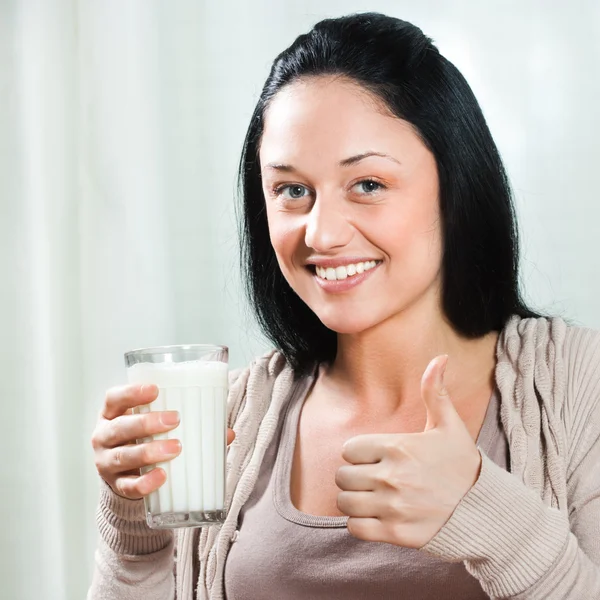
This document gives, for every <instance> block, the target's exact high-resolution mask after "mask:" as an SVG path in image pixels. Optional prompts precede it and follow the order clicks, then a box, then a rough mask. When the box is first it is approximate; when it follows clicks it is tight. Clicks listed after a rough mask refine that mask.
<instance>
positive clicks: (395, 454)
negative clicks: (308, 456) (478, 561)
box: [336, 355, 481, 548]
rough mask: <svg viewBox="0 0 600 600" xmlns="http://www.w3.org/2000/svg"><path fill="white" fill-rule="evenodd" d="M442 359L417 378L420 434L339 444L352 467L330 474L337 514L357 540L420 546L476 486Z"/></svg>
mask: <svg viewBox="0 0 600 600" xmlns="http://www.w3.org/2000/svg"><path fill="white" fill-rule="evenodd" d="M447 360H448V357H447V356H445V355H444V356H438V357H436V358H435V359H433V360H432V361H431V362H430V363H429V365H428V367H427V369H426V370H425V373H424V375H423V378H422V380H421V396H422V398H423V402H424V403H425V407H426V409H427V423H426V425H425V430H424V431H423V432H422V433H409V434H367V435H358V436H356V437H353V438H351V439H349V440H348V441H347V442H346V443H345V444H344V447H343V451H342V457H343V458H344V460H345V461H346V462H348V463H350V464H349V465H345V466H343V467H340V469H339V470H338V471H337V474H336V484H337V486H338V487H339V488H340V490H341V492H340V493H339V494H338V508H339V510H340V511H341V512H342V513H344V514H346V515H348V517H349V519H348V531H349V532H350V533H351V534H352V535H354V536H355V537H357V538H360V539H362V540H366V541H370V542H387V543H389V544H395V545H397V546H404V547H407V548H421V547H423V546H424V545H425V544H427V542H429V541H430V540H431V539H432V538H433V537H434V536H435V535H436V533H437V532H438V531H439V530H440V529H441V528H442V527H443V525H444V524H445V523H446V521H447V520H448V519H449V518H450V516H451V515H452V513H453V512H454V509H455V508H456V506H457V505H458V503H459V502H460V501H461V499H462V498H463V496H464V495H465V494H466V493H467V492H468V491H469V490H470V489H471V487H472V486H473V484H474V483H475V481H477V477H478V476H479V470H480V467H481V455H480V454H479V451H478V450H477V447H476V446H475V444H474V442H473V439H472V438H471V435H470V433H469V431H468V430H467V427H466V426H465V424H464V422H463V421H462V419H461V418H460V416H459V415H458V413H457V412H456V409H455V408H454V405H453V404H452V400H451V399H450V397H449V396H448V394H447V392H446V389H445V387H444V370H445V368H446V363H447Z"/></svg>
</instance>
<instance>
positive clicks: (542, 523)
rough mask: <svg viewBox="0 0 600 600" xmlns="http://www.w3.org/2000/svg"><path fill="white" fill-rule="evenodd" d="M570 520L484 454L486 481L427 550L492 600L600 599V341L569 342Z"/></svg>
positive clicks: (578, 337)
mask: <svg viewBox="0 0 600 600" xmlns="http://www.w3.org/2000/svg"><path fill="white" fill-rule="evenodd" d="M565 368H566V373H565V375H566V377H567V389H566V396H567V397H566V399H565V404H564V408H563V410H564V413H565V414H564V417H563V420H564V422H565V427H566V429H567V432H566V433H567V436H566V438H567V443H568V445H569V447H568V448H565V449H564V450H565V456H566V458H567V460H568V466H567V472H566V475H567V490H568V514H567V513H566V512H562V511H559V510H557V509H555V508H550V507H548V506H547V505H546V504H544V503H543V502H542V500H541V499H540V498H539V496H538V494H537V493H536V492H534V491H532V490H530V489H529V488H527V487H526V486H525V485H524V484H523V483H522V482H521V481H520V480H519V479H518V478H517V477H515V476H514V475H511V474H510V473H508V472H506V471H504V470H503V469H501V468H500V467H498V466H497V465H496V464H494V463H493V462H492V461H491V460H490V459H489V458H487V457H486V456H485V454H484V453H483V452H482V468H481V473H480V476H479V479H478V480H477V482H476V483H475V485H474V486H473V488H471V490H470V491H469V492H468V493H467V494H466V495H465V497H464V498H463V500H462V501H461V502H460V503H459V505H458V507H457V508H456V510H455V512H454V514H453V515H452V517H451V518H450V520H449V521H448V522H447V523H446V525H444V527H443V528H442V529H441V530H440V531H439V532H438V534H437V535H436V536H435V537H434V538H433V539H432V540H431V541H430V542H429V543H428V544H427V545H426V546H425V547H424V548H423V550H424V551H426V552H428V553H430V554H432V555H434V556H437V557H439V558H442V559H445V560H457V561H464V563H465V566H466V568H467V570H468V571H469V572H470V573H471V574H472V575H473V576H474V577H476V578H477V579H478V580H479V582H480V583H481V585H482V587H483V589H484V591H485V592H486V593H487V594H488V595H490V596H491V597H492V598H510V599H514V600H532V599H534V598H535V599H537V598H539V599H544V600H571V599H579V598H582V599H583V598H600V336H599V335H598V334H597V333H596V332H591V330H581V329H580V330H577V329H575V328H574V329H573V330H572V331H570V332H569V335H568V336H567V339H566V343H565Z"/></svg>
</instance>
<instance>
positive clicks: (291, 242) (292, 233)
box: [267, 211, 304, 277]
mask: <svg viewBox="0 0 600 600" xmlns="http://www.w3.org/2000/svg"><path fill="white" fill-rule="evenodd" d="M267 221H268V224H269V238H270V240H271V245H272V246H273V250H274V251H275V255H276V256H277V261H278V263H279V266H280V268H281V270H282V271H283V272H284V274H286V277H287V273H289V270H290V269H291V266H292V264H293V259H294V256H295V254H296V253H297V251H298V249H299V248H300V246H301V245H302V243H303V240H304V238H303V234H302V228H301V227H300V224H299V223H298V222H297V219H294V218H293V216H290V215H282V214H278V213H277V212H274V211H273V212H270V213H269V212H268V213H267Z"/></svg>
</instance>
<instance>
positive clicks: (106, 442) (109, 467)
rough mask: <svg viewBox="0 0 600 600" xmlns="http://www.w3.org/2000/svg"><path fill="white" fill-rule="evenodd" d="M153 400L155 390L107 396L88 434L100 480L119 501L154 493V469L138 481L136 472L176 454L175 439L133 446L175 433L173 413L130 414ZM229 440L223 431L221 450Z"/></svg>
mask: <svg viewBox="0 0 600 600" xmlns="http://www.w3.org/2000/svg"><path fill="white" fill-rule="evenodd" d="M157 396H158V388H157V387H156V386H155V385H126V386H123V387H115V388H111V389H110V390H108V391H107V393H106V397H105V399H104V404H103V406H102V410H101V412H100V416H99V418H98V423H97V424H96V427H95V429H94V432H93V434H92V440H91V441H92V447H93V449H94V462H95V463H96V469H97V470H98V473H99V474H100V477H102V479H104V481H106V483H107V484H108V485H109V486H110V487H111V488H112V490H113V491H114V492H115V493H116V494H118V495H119V496H123V497H124V498H129V499H131V500H136V499H139V498H143V497H144V496H147V495H148V494H150V493H152V492H153V491H155V490H157V489H158V488H159V487H160V486H161V485H162V484H163V483H165V481H166V478H167V476H166V473H165V471H164V469H161V468H160V467H157V468H155V469H152V470H150V471H148V472H147V473H144V474H143V475H140V469H141V468H142V467H147V466H150V465H154V464H156V463H159V462H165V461H168V460H172V459H173V458H175V457H176V456H178V455H179V453H180V452H181V443H180V442H179V440H177V439H169V440H154V441H151V442H144V443H142V444H136V440H137V439H142V438H146V437H150V436H152V435H155V434H157V433H164V432H167V431H171V430H172V429H175V427H177V425H178V424H179V414H178V413H177V411H162V412H158V411H157V412H147V413H142V414H132V411H131V409H132V408H135V407H137V406H142V405H144V404H149V403H150V402H152V401H153V400H155V399H156V397H157ZM234 437H235V434H234V433H233V431H232V430H231V429H228V430H227V444H230V443H231V442H232V441H233V438H234Z"/></svg>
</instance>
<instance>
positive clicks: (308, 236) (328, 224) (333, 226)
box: [304, 197, 353, 253]
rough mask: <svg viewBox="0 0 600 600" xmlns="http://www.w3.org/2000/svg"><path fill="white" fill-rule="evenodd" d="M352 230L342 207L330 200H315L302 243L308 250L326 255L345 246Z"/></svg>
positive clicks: (350, 237)
mask: <svg viewBox="0 0 600 600" xmlns="http://www.w3.org/2000/svg"><path fill="white" fill-rule="evenodd" d="M352 235H353V228H352V225H351V224H350V223H349V221H348V218H347V217H346V215H344V213H343V207H342V206H339V205H338V203H336V201H335V200H334V199H332V198H323V197H321V198H317V200H316V201H315V203H314V204H313V206H312V208H311V210H310V212H309V213H308V216H307V222H306V233H305V236H304V241H305V243H306V245H307V246H308V247H309V248H312V249H313V250H315V251H317V252H322V253H326V252H328V251H330V250H333V249H335V248H340V247H343V246H346V245H347V244H348V243H349V242H350V240H351V239H352Z"/></svg>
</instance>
